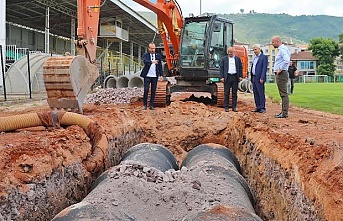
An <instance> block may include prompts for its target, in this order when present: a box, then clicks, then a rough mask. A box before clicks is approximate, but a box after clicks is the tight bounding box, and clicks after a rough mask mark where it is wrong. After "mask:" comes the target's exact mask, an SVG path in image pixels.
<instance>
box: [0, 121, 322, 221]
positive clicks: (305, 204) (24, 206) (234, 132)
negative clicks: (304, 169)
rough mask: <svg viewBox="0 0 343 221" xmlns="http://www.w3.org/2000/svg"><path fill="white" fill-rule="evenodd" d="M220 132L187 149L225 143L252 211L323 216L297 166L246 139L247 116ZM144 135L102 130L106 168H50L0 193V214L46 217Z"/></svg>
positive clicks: (274, 216)
mask: <svg viewBox="0 0 343 221" xmlns="http://www.w3.org/2000/svg"><path fill="white" fill-rule="evenodd" d="M185 133H187V131H185ZM220 133H221V134H222V135H223V136H222V139H221V140H218V138H217V137H215V135H213V134H212V135H208V133H206V132H203V134H205V135H204V136H199V137H194V136H193V137H189V138H190V140H189V142H188V143H189V147H187V149H188V150H191V149H192V148H194V147H195V146H196V145H198V144H199V143H201V142H206V141H216V142H217V143H219V144H221V145H224V146H226V147H228V148H229V149H230V150H231V151H232V152H233V153H234V154H235V156H236V157H237V159H238V161H239V162H240V165H241V168H242V175H243V177H244V178H245V179H246V180H247V182H248V185H249V187H250V190H251V192H252V194H253V198H254V208H255V212H256V214H257V215H258V216H259V217H261V219H262V220H325V219H324V218H323V215H322V211H321V208H317V207H316V206H315V204H314V202H313V201H311V200H309V199H308V198H306V196H305V194H304V193H303V192H302V189H301V184H300V183H299V179H298V177H297V171H295V170H287V169H284V168H283V167H282V166H281V165H280V164H279V163H278V162H276V161H275V160H273V159H272V158H271V157H269V156H268V155H266V154H265V153H264V152H263V151H262V149H263V148H261V146H260V145H261V144H258V143H257V142H256V141H255V140H253V139H250V137H251V134H252V133H254V131H253V130H251V129H250V127H249V123H248V122H247V120H241V119H239V118H238V117H236V118H235V117H234V118H232V119H231V122H230V124H228V126H227V127H226V128H225V129H224V130H222V131H221V132H220ZM209 134H210V133H209ZM144 135H145V134H144V131H143V130H140V129H137V128H136V129H129V130H126V131H125V132H123V133H120V134H112V135H109V134H107V138H108V144H109V146H108V155H107V157H106V168H103V169H102V170H101V171H98V172H97V173H94V174H91V173H89V171H86V170H85V169H84V168H83V166H82V164H81V162H75V163H74V164H72V165H68V166H66V167H64V168H61V169H60V170H55V171H53V172H52V175H51V176H50V177H44V178H43V179H41V180H39V181H36V182H35V183H28V184H27V186H28V189H27V190H25V191H23V190H21V189H15V190H13V191H12V192H11V193H9V194H8V196H6V197H3V196H0V200H1V204H0V205H1V211H2V212H1V215H0V220H6V221H7V220H51V219H52V218H53V217H54V216H55V215H56V214H57V213H59V212H60V211H61V210H63V209H64V208H66V207H68V206H70V205H72V204H75V203H77V202H80V201H81V200H82V199H83V198H84V197H86V196H87V194H88V193H89V192H90V191H91V189H92V186H93V185H94V181H95V180H96V179H97V178H98V177H99V176H100V174H101V172H103V171H105V170H106V169H108V168H110V167H113V166H115V165H117V164H118V163H119V161H120V159H121V158H122V157H123V155H124V153H125V152H126V151H127V150H129V149H130V148H131V147H132V146H134V145H136V144H139V143H143V142H146V140H145V136H144ZM4 202H6V203H4Z"/></svg>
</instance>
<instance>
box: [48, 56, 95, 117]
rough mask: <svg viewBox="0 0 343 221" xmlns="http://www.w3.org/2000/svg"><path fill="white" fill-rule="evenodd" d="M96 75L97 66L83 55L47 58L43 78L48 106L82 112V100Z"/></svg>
mask: <svg viewBox="0 0 343 221" xmlns="http://www.w3.org/2000/svg"><path fill="white" fill-rule="evenodd" d="M98 76H99V70H98V68H97V67H96V66H95V65H94V64H91V63H90V62H89V61H88V60H87V59H86V58H85V57H84V56H63V57H62V56H61V57H51V58H49V59H47V60H46V61H45V63H44V65H43V78H44V84H45V89H46V93H47V96H48V99H47V101H48V104H49V106H50V108H51V109H64V110H65V111H72V112H79V113H81V114H82V113H83V111H82V104H83V101H84V99H85V97H86V95H87V93H88V91H89V90H90V88H91V86H92V84H93V83H94V81H95V80H96V79H97V77H98Z"/></svg>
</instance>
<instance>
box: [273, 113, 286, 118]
mask: <svg viewBox="0 0 343 221" xmlns="http://www.w3.org/2000/svg"><path fill="white" fill-rule="evenodd" d="M287 117H288V115H287V114H283V113H280V114H277V115H275V118H287Z"/></svg>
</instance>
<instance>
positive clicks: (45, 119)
mask: <svg viewBox="0 0 343 221" xmlns="http://www.w3.org/2000/svg"><path fill="white" fill-rule="evenodd" d="M70 125H78V126H80V127H81V128H82V129H83V130H84V131H85V133H86V134H87V136H88V137H89V138H90V141H91V144H92V153H91V154H90V155H89V156H88V157H87V158H86V159H85V160H84V161H83V163H84V165H85V167H86V169H87V171H90V172H98V171H100V170H101V169H104V168H105V163H106V162H105V159H106V157H107V153H108V141H107V137H106V135H105V133H104V130H103V128H102V127H101V126H100V125H99V124H98V123H96V122H94V121H93V120H91V119H89V118H88V117H86V116H84V115H80V114H76V113H71V112H64V111H48V112H42V113H30V114H22V115H15V116H8V117H1V118H0V132H7V131H13V130H16V129H22V128H27V127H36V126H45V127H60V126H70Z"/></svg>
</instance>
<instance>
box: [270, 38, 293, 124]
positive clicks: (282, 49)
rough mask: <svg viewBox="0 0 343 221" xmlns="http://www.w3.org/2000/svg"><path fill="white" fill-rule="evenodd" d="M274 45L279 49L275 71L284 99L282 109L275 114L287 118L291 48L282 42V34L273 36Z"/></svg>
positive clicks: (282, 98)
mask: <svg viewBox="0 0 343 221" xmlns="http://www.w3.org/2000/svg"><path fill="white" fill-rule="evenodd" d="M272 45H273V46H274V48H277V49H278V53H277V55H276V57H275V62H274V68H273V70H274V73H275V78H276V84H277V87H278V90H279V94H280V97H281V100H282V110H281V113H280V114H277V115H275V117H276V118H287V117H288V109H289V98H288V93H287V83H288V77H289V74H288V66H289V62H290V60H291V53H290V51H289V49H288V48H287V47H286V46H285V45H284V44H283V43H282V41H281V38H280V36H277V35H276V36H274V37H273V38H272Z"/></svg>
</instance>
